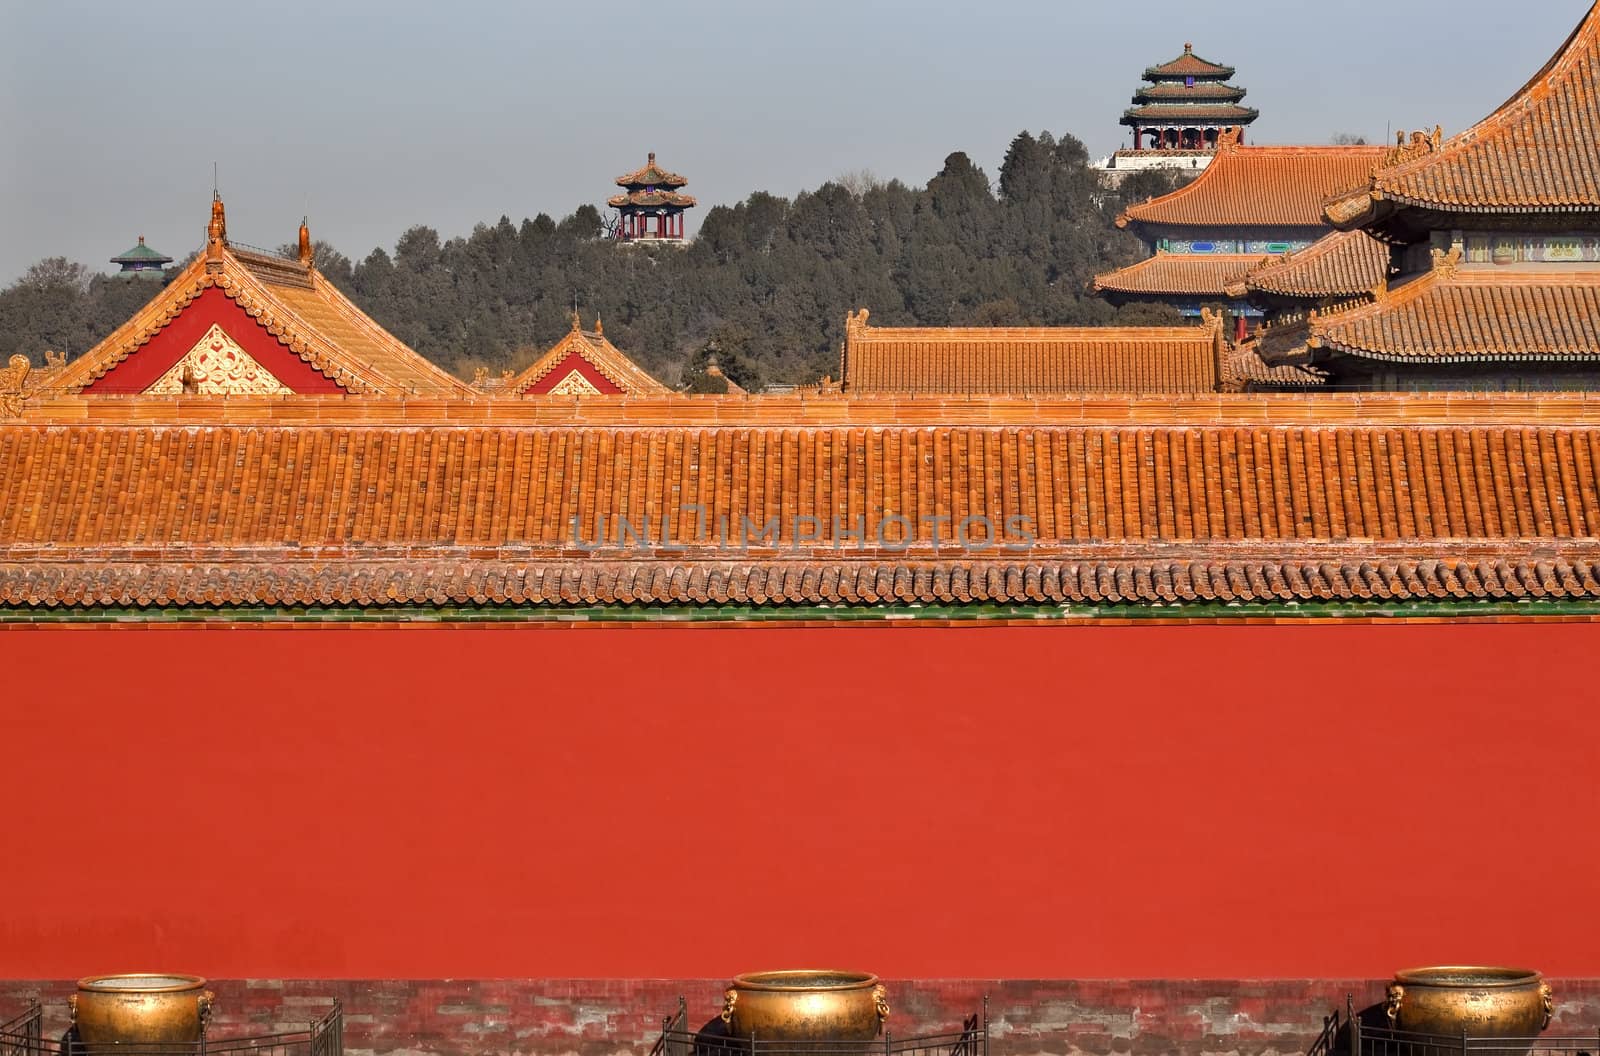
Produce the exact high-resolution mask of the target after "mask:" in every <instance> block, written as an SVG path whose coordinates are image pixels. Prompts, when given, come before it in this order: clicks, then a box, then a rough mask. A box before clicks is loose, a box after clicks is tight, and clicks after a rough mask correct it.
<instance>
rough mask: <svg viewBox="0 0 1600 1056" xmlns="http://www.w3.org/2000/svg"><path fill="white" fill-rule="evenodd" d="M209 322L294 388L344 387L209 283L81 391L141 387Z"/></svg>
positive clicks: (162, 371)
mask: <svg viewBox="0 0 1600 1056" xmlns="http://www.w3.org/2000/svg"><path fill="white" fill-rule="evenodd" d="M213 325H216V326H220V327H222V330H223V332H224V333H226V334H227V335H228V336H229V337H231V338H233V339H234V340H235V341H237V342H238V343H239V347H240V348H242V349H244V350H245V351H246V352H248V353H250V355H251V357H253V358H254V359H255V361H256V362H257V363H259V364H261V365H262V366H263V367H265V368H266V369H267V370H268V371H270V372H271V373H272V376H273V377H275V378H277V379H278V380H279V381H281V382H282V383H283V384H284V385H286V386H288V387H289V388H290V389H293V390H294V391H295V392H297V393H301V394H303V395H310V394H314V393H340V392H343V391H344V390H343V389H342V388H340V387H339V385H338V383H336V382H334V381H333V380H332V379H330V378H327V377H324V376H323V375H322V374H321V373H319V372H317V371H316V370H313V369H312V368H311V365H310V364H308V363H307V362H306V361H305V360H303V359H301V358H300V357H299V356H297V355H295V354H294V353H293V352H291V351H289V349H287V348H285V347H284V346H283V345H281V344H279V342H278V339H277V338H276V337H273V336H272V335H271V334H270V333H268V332H267V330H266V328H265V327H263V326H262V325H261V324H260V323H259V322H257V321H256V320H255V319H253V318H251V317H250V314H249V313H248V312H246V311H245V310H244V309H242V308H240V307H239V306H238V305H237V304H235V303H234V302H233V301H232V300H230V299H229V298H228V296H227V295H226V294H224V293H223V292H222V291H221V290H219V289H217V288H216V287H215V286H213V287H211V288H209V289H207V290H205V291H203V292H202V293H201V294H200V296H198V297H196V298H195V299H194V300H193V301H191V302H189V306H188V307H187V308H185V309H184V310H183V312H182V313H181V314H180V315H179V316H178V318H176V319H174V320H173V321H172V322H170V323H168V324H167V325H166V326H165V327H163V328H162V329H161V330H160V331H158V332H157V333H156V335H155V336H154V337H152V338H151V339H150V340H149V341H148V342H146V343H145V344H144V345H142V346H141V347H140V348H139V350H138V351H136V352H134V353H133V354H132V355H130V356H129V357H128V358H127V359H124V360H123V361H122V362H121V363H118V364H117V365H116V366H114V367H112V368H111V369H110V370H109V371H107V372H106V373H105V374H103V375H101V376H100V378H99V380H97V381H95V382H94V383H93V384H91V385H89V386H87V387H85V389H84V390H83V391H84V392H86V393H90V394H93V395H97V396H104V395H121V394H129V393H139V392H144V391H145V390H146V389H148V388H149V387H150V386H152V385H154V384H155V383H156V382H157V381H159V380H161V377H162V375H164V374H166V372H167V371H169V370H171V369H172V367H173V365H174V364H175V363H177V362H178V360H180V359H182V358H183V357H184V356H185V355H187V354H188V352H189V350H190V349H192V348H193V347H194V346H195V345H196V344H198V343H199V341H200V339H201V338H202V337H204V336H205V335H206V332H207V331H208V330H210V329H211V327H212V326H213Z"/></svg>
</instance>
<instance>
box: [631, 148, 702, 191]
mask: <svg viewBox="0 0 1600 1056" xmlns="http://www.w3.org/2000/svg"><path fill="white" fill-rule="evenodd" d="M616 182H617V186H618V187H682V186H683V185H684V184H686V183H688V182H689V181H688V180H686V179H684V178H683V177H682V176H679V175H678V174H677V173H675V172H668V171H667V170H666V169H663V168H662V167H661V166H660V165H657V164H656V155H655V151H651V152H650V160H649V161H647V162H645V165H644V168H642V169H635V170H633V171H632V172H630V173H628V174H627V175H626V176H618V177H617V180H616Z"/></svg>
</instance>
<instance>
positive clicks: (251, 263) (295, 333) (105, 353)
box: [48, 202, 473, 397]
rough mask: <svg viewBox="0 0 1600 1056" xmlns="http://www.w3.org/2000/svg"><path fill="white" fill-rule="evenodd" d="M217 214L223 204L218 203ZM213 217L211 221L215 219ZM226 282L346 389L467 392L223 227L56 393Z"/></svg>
mask: <svg viewBox="0 0 1600 1056" xmlns="http://www.w3.org/2000/svg"><path fill="white" fill-rule="evenodd" d="M216 206H217V212H216V213H215V214H214V215H216V216H218V217H220V208H221V203H220V202H218V203H216ZM215 222H216V221H214V223H215ZM212 288H216V289H219V290H221V291H222V292H223V293H224V294H225V295H226V296H227V297H228V298H229V299H230V300H232V301H233V302H234V303H235V304H237V305H238V306H239V307H240V308H242V309H244V310H245V311H246V312H248V313H249V314H250V315H251V316H253V317H254V318H255V319H256V320H257V321H258V322H259V323H260V324H261V326H263V327H264V328H266V330H267V331H268V332H269V333H271V334H272V335H273V336H274V337H275V338H276V339H277V341H278V342H279V343H280V344H282V345H283V346H284V347H286V348H288V349H289V350H291V351H292V352H294V353H295V354H296V355H298V356H299V357H300V358H301V359H302V360H304V361H305V362H306V363H308V364H310V365H311V366H312V367H313V368H314V369H316V370H317V371H320V372H321V373H322V374H324V375H325V376H326V377H328V378H331V379H332V380H334V381H335V382H337V383H338V384H339V385H340V387H342V388H343V389H344V390H345V391H346V392H348V393H350V394H352V395H362V396H406V395H413V396H426V397H468V396H471V395H472V394H473V393H472V390H471V389H470V388H469V387H468V386H467V385H466V383H465V382H462V381H460V380H458V379H457V378H454V377H452V376H451V375H450V374H448V373H447V372H445V371H444V370H441V369H440V368H439V367H436V366H434V365H433V364H432V363H430V362H429V361H428V360H426V359H424V358H423V357H422V356H421V355H419V354H417V353H416V352H415V351H413V350H412V349H410V348H409V347H407V346H406V345H405V344H404V343H403V342H401V341H400V340H399V339H398V338H396V337H395V336H393V335H392V334H390V333H389V332H388V331H387V330H385V329H383V327H381V326H379V325H378V324H377V323H376V322H374V321H373V320H372V318H371V317H370V316H368V315H367V314H366V313H365V312H363V311H362V310H361V309H359V308H357V307H356V306H355V305H354V304H353V303H351V301H350V300H349V298H347V297H345V296H344V294H342V293H340V292H339V290H338V289H337V288H336V287H335V286H334V285H333V283H331V282H329V281H328V279H327V278H326V277H325V276H324V275H323V274H322V273H321V272H320V271H318V270H317V269H316V268H315V267H313V266H311V265H309V264H303V263H301V262H299V261H294V260H286V259H283V258H280V257H274V256H269V255H266V254H261V253H254V252H250V251H247V250H243V249H239V248H235V247H233V246H230V245H229V244H228V243H227V240H226V235H225V229H222V230H219V233H218V237H216V238H215V239H214V240H213V242H212V243H211V249H210V251H209V252H208V253H202V254H201V255H200V256H198V257H196V258H195V260H194V261H193V262H192V263H191V264H190V265H189V266H188V267H186V268H184V269H183V270H182V271H180V272H179V273H178V274H177V275H176V276H174V277H173V279H172V280H171V281H170V282H168V283H167V284H166V285H165V286H164V287H162V289H161V290H160V291H159V292H158V293H157V294H156V295H155V297H154V298H153V299H152V300H151V301H150V302H149V303H148V304H146V305H145V306H144V307H143V308H141V309H140V310H139V311H138V312H137V313H136V314H135V315H134V317H133V318H132V319H130V320H129V321H128V322H126V323H124V324H123V325H122V326H120V327H118V328H117V329H116V330H115V331H113V332H112V334H111V335H110V336H109V337H107V338H106V339H105V340H104V341H102V342H100V343H99V344H98V345H96V346H95V347H94V348H92V349H90V350H89V351H87V352H85V353H84V354H83V355H82V356H79V357H78V358H77V359H75V360H73V361H72V362H70V363H68V364H67V365H66V366H65V367H64V368H62V369H61V370H60V371H57V372H55V373H54V374H53V375H52V376H51V377H50V379H49V381H48V386H49V388H50V389H51V390H52V391H61V392H69V393H71V392H79V391H81V390H82V389H83V388H84V387H85V386H87V385H89V384H91V383H92V382H94V381H96V380H98V379H99V378H101V377H102V376H104V375H105V374H106V373H107V372H108V371H110V370H111V369H112V368H114V367H115V366H116V365H117V364H119V363H121V362H122V361H123V360H125V359H127V358H128V357H129V356H130V355H132V354H133V353H134V352H136V351H138V350H139V348H141V347H142V346H143V345H145V344H146V343H147V342H148V341H150V339H151V338H152V337H154V336H155V335H156V334H158V333H159V332H160V331H161V330H162V329H164V328H165V327H166V326H168V325H169V324H171V323H172V322H173V321H174V320H176V319H177V318H178V317H179V316H180V315H181V314H182V313H183V311H184V309H185V308H187V307H188V306H189V305H190V304H191V303H192V302H193V301H194V300H195V299H196V298H198V297H199V296H200V295H201V294H202V293H204V292H205V291H206V290H208V289H212Z"/></svg>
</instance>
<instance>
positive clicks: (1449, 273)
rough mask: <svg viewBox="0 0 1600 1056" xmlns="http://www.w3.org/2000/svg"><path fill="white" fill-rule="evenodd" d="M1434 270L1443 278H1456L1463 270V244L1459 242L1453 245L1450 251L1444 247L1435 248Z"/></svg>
mask: <svg viewBox="0 0 1600 1056" xmlns="http://www.w3.org/2000/svg"><path fill="white" fill-rule="evenodd" d="M1433 270H1434V272H1435V273H1437V274H1438V276H1439V277H1440V278H1441V279H1451V278H1454V277H1455V276H1456V274H1457V273H1458V272H1459V271H1460V270H1461V244H1460V243H1459V242H1458V243H1456V244H1455V245H1453V246H1451V247H1450V252H1448V253H1446V252H1445V251H1444V250H1442V249H1435V250H1434V251H1433Z"/></svg>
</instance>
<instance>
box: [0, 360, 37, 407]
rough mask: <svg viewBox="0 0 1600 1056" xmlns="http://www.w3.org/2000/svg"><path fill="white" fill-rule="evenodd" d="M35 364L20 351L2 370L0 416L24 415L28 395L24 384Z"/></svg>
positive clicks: (0, 371) (0, 377)
mask: <svg viewBox="0 0 1600 1056" xmlns="http://www.w3.org/2000/svg"><path fill="white" fill-rule="evenodd" d="M32 369H33V364H32V363H31V362H29V360H28V357H27V356H24V355H22V354H21V353H20V352H19V353H18V354H16V355H14V356H12V357H11V359H10V361H9V365H8V366H7V367H6V369H4V370H0V418H20V417H22V401H23V400H24V399H26V398H27V397H26V396H25V394H24V393H23V385H24V384H26V382H27V380H28V372H29V371H31V370H32Z"/></svg>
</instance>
